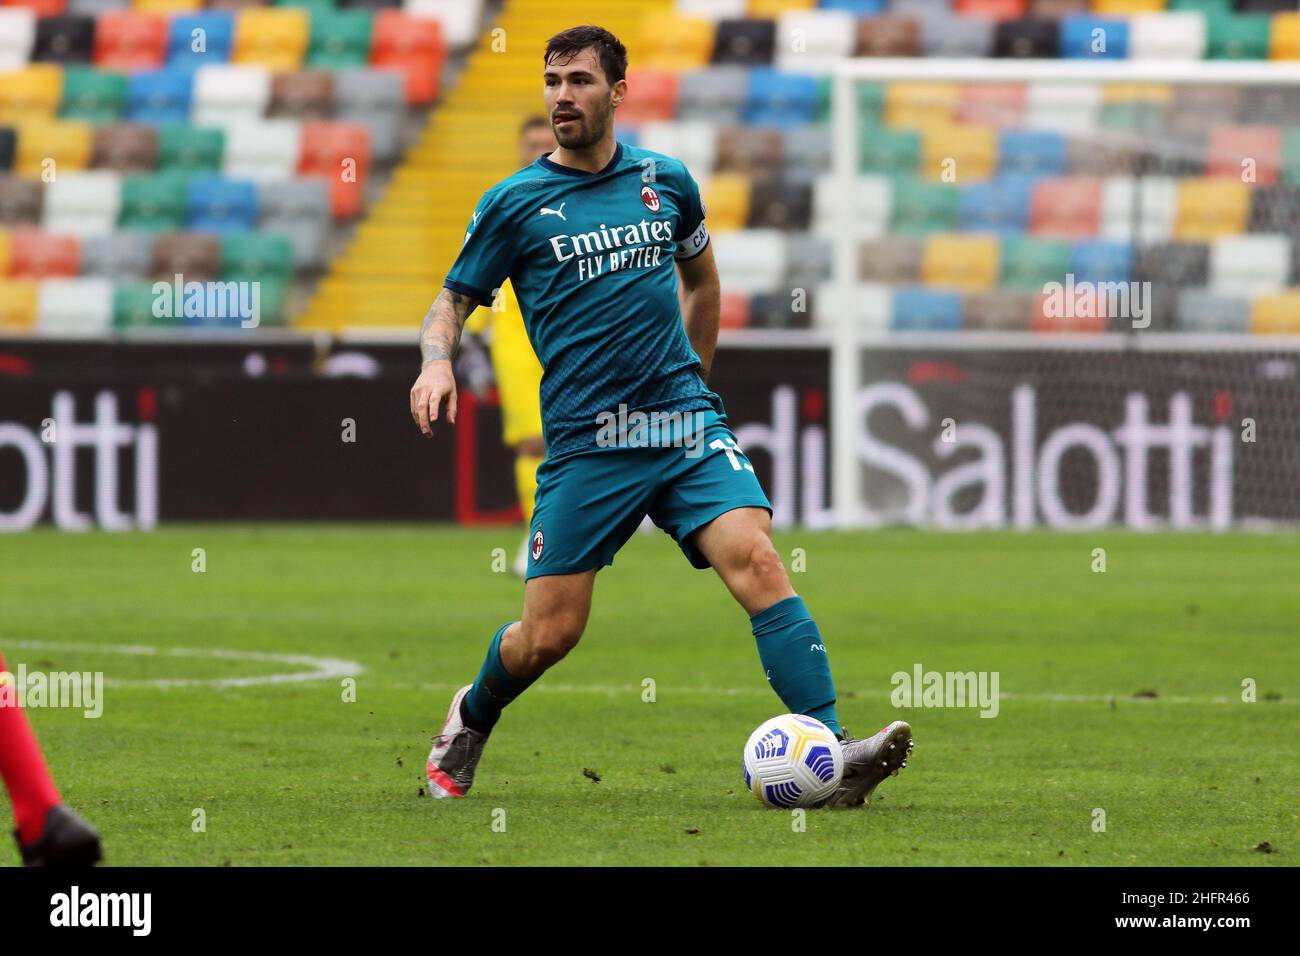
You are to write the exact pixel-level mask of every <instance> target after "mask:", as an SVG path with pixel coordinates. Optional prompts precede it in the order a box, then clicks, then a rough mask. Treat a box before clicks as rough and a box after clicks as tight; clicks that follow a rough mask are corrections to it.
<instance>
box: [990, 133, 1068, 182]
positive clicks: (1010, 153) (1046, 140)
mask: <svg viewBox="0 0 1300 956" xmlns="http://www.w3.org/2000/svg"><path fill="white" fill-rule="evenodd" d="M998 156H999V157H1000V162H999V166H1000V171H1001V172H1002V173H1003V174H1007V173H1032V174H1034V175H1037V176H1064V175H1065V170H1066V165H1067V162H1066V143H1065V137H1064V136H1062V135H1061V134H1060V133H1054V132H1051V131H1050V130H1027V129H1009V130H1003V131H1002V132H1001V133H999V134H998Z"/></svg>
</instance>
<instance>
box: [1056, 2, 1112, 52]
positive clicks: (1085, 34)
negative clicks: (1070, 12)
mask: <svg viewBox="0 0 1300 956" xmlns="http://www.w3.org/2000/svg"><path fill="white" fill-rule="evenodd" d="M1096 30H1100V31H1102V33H1101V36H1100V38H1099V39H1100V40H1101V41H1103V44H1104V46H1105V49H1103V50H1096V49H1093V46H1094V43H1093V33H1094V31H1096ZM1061 57H1062V58H1063V59H1066V60H1124V59H1127V58H1128V21H1127V20H1111V19H1107V18H1105V17H1093V16H1089V15H1088V14H1085V13H1080V14H1075V15H1074V16H1070V17H1066V18H1065V19H1064V20H1062V21H1061Z"/></svg>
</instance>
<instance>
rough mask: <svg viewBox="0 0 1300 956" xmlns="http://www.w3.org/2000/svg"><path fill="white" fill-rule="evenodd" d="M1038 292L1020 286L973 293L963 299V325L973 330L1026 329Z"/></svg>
mask: <svg viewBox="0 0 1300 956" xmlns="http://www.w3.org/2000/svg"><path fill="white" fill-rule="evenodd" d="M1035 297H1036V293H1035V292H1031V291H1027V290H1019V289H995V290H993V291H990V292H973V293H969V294H967V295H965V296H964V297H963V299H962V327H963V328H965V329H969V330H972V331H987V332H1026V331H1028V330H1029V316H1030V313H1031V312H1032V311H1033V308H1034V302H1035Z"/></svg>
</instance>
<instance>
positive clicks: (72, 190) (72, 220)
mask: <svg viewBox="0 0 1300 956" xmlns="http://www.w3.org/2000/svg"><path fill="white" fill-rule="evenodd" d="M121 204H122V177H121V176H120V175H119V174H118V173H115V172H112V171H110V170H94V171H91V172H85V173H75V174H69V175H65V176H59V177H58V178H57V179H55V180H54V182H52V183H50V184H49V185H48V186H46V188H45V209H44V215H43V217H42V220H41V226H42V228H44V229H45V231H46V232H48V233H52V234H63V235H68V236H77V237H84V236H106V235H109V234H110V233H112V232H113V230H114V229H115V228H116V226H117V219H118V214H119V213H120V211H121Z"/></svg>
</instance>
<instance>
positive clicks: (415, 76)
mask: <svg viewBox="0 0 1300 956" xmlns="http://www.w3.org/2000/svg"><path fill="white" fill-rule="evenodd" d="M373 44H374V45H373V47H372V48H371V51H370V62H371V65H372V66H374V67H375V68H377V69H386V70H397V71H398V72H400V73H401V74H402V77H403V78H404V80H405V83H406V86H405V90H406V102H407V103H410V104H413V105H418V104H424V103H431V102H433V101H434V100H435V99H437V98H438V93H439V90H440V88H441V85H442V68H443V62H444V60H445V58H446V51H445V48H444V46H443V40H442V30H441V28H440V27H439V25H438V21H437V20H429V19H416V18H413V17H409V16H407V15H406V14H404V13H399V12H397V11H396V10H382V11H380V12H379V13H378V14H376V16H375V23H374V40H373Z"/></svg>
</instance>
